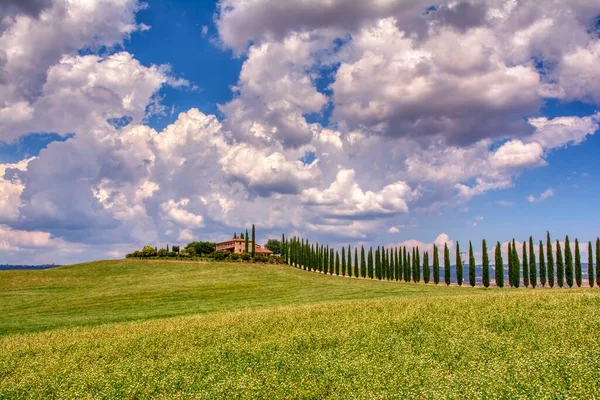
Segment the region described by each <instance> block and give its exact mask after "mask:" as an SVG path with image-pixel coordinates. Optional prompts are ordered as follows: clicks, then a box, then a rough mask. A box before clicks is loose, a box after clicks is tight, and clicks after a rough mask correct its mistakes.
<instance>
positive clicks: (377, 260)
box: [375, 247, 381, 279]
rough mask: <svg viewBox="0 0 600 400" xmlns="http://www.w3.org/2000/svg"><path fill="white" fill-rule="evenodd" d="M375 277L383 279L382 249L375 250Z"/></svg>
mask: <svg viewBox="0 0 600 400" xmlns="http://www.w3.org/2000/svg"><path fill="white" fill-rule="evenodd" d="M375 278H377V279H381V250H380V249H379V247H377V250H375Z"/></svg>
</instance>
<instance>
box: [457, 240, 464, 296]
mask: <svg viewBox="0 0 600 400" xmlns="http://www.w3.org/2000/svg"><path fill="white" fill-rule="evenodd" d="M456 283H458V286H462V284H463V263H462V257H461V256H460V245H459V244H458V242H456Z"/></svg>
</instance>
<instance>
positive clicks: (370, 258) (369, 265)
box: [367, 247, 374, 279]
mask: <svg viewBox="0 0 600 400" xmlns="http://www.w3.org/2000/svg"><path fill="white" fill-rule="evenodd" d="M367 257H368V262H367V275H368V276H369V278H370V279H373V267H374V265H373V248H372V247H369V254H368V256H367Z"/></svg>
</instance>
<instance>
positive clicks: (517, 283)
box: [512, 239, 521, 288]
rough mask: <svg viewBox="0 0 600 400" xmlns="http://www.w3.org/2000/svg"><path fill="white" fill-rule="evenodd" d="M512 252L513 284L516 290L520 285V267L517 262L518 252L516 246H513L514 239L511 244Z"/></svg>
mask: <svg viewBox="0 0 600 400" xmlns="http://www.w3.org/2000/svg"><path fill="white" fill-rule="evenodd" d="M512 252H513V274H514V276H513V284H514V286H515V287H516V288H518V287H519V286H520V285H521V273H520V266H521V262H520V261H519V251H518V250H517V245H516V244H515V239H513V242H512Z"/></svg>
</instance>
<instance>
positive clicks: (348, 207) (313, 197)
mask: <svg viewBox="0 0 600 400" xmlns="http://www.w3.org/2000/svg"><path fill="white" fill-rule="evenodd" d="M354 177H355V174H354V170H351V169H342V170H340V171H339V172H338V173H337V176H336V179H335V181H334V182H333V183H332V184H331V185H330V186H329V187H328V188H327V189H325V190H323V191H320V190H318V189H314V188H311V189H307V190H305V191H304V192H302V196H301V199H302V202H303V203H304V204H306V205H309V206H331V211H329V212H327V216H328V217H330V218H374V217H383V216H392V215H395V214H398V213H406V212H408V206H407V204H406V202H407V201H410V200H412V199H414V198H416V197H418V193H417V192H415V191H413V190H411V188H410V187H409V186H408V185H407V184H406V183H405V182H395V183H392V184H389V185H386V186H385V187H383V188H382V189H381V190H380V191H378V192H372V191H366V192H365V191H363V190H362V189H361V188H360V186H359V185H358V184H357V183H356V181H355V179H354Z"/></svg>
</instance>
